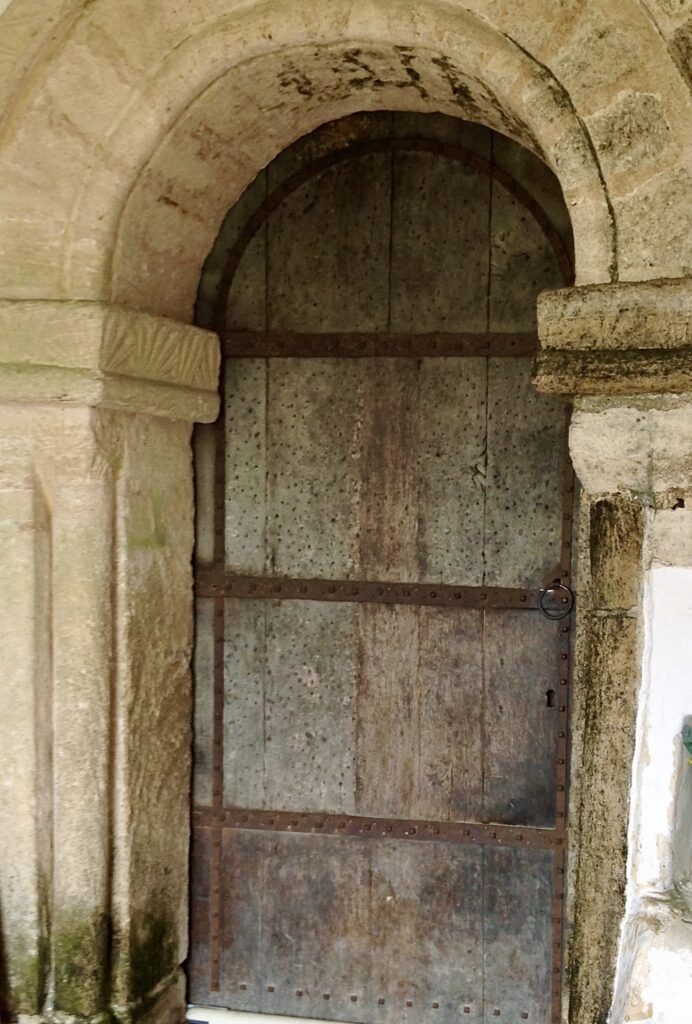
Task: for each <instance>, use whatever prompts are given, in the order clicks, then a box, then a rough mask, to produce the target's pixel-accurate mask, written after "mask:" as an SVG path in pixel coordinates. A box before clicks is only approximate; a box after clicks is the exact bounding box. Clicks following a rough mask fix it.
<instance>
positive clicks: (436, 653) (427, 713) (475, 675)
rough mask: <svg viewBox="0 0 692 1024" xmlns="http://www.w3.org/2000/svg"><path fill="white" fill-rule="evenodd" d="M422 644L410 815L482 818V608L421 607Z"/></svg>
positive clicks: (440, 819) (443, 819) (420, 816)
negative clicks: (414, 793) (413, 796)
mask: <svg viewBox="0 0 692 1024" xmlns="http://www.w3.org/2000/svg"><path fill="white" fill-rule="evenodd" d="M418 645H419V657H418V688H419V694H420V697H419V699H420V711H419V722H420V727H419V728H420V732H419V737H418V742H419V747H420V759H419V783H418V787H417V799H416V801H415V803H414V804H413V805H412V807H411V810H410V813H411V816H412V817H416V818H427V819H431V820H439V821H454V820H456V821H478V820H480V819H481V816H482V813H483V774H482V772H483V757H482V728H483V720H482V708H483V658H482V651H483V613H482V612H477V611H470V610H469V611H456V610H451V609H442V608H421V609H420V612H419V640H418ZM402 813H407V812H402Z"/></svg>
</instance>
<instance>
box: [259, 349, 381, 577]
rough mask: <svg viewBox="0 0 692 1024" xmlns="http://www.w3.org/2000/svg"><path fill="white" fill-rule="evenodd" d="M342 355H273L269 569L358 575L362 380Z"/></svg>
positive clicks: (284, 572) (269, 413)
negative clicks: (302, 357)
mask: <svg viewBox="0 0 692 1024" xmlns="http://www.w3.org/2000/svg"><path fill="white" fill-rule="evenodd" d="M362 373H363V370H362V369H361V368H360V367H354V366H352V365H350V364H349V363H348V362H347V361H346V360H337V359H317V360H311V361H310V362H309V364H306V362H305V361H304V360H300V359H285V360H272V361H271V362H270V369H269V385H268V401H267V427H266V430H267V449H268V451H267V513H268V521H267V527H266V529H267V555H266V558H267V569H268V571H269V572H271V573H276V574H277V575H287V576H322V577H326V578H336V579H339V578H351V579H353V578H357V575H358V568H359V567H358V546H357V545H358V541H357V537H356V530H355V522H356V508H357V503H358V500H359V493H360V487H361V478H360V472H359V462H360V437H359V431H360V420H361V412H360V397H359V395H360V390H361V388H360V380H361V377H362Z"/></svg>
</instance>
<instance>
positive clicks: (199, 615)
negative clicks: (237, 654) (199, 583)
mask: <svg viewBox="0 0 692 1024" xmlns="http://www.w3.org/2000/svg"><path fill="white" fill-rule="evenodd" d="M213 616H214V602H213V601H211V600H209V599H208V598H197V600H196V602H195V649H194V654H193V664H192V668H193V676H194V693H195V699H194V712H193V714H194V718H193V732H194V751H193V753H194V757H193V765H192V799H193V802H194V803H195V804H196V805H200V804H210V803H211V795H212V739H213V737H212V733H213V721H214V635H213V632H212V630H213Z"/></svg>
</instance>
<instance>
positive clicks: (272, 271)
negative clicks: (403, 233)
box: [268, 154, 390, 332]
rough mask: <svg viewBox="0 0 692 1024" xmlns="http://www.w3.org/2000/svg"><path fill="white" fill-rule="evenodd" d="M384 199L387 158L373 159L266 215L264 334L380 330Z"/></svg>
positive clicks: (312, 183)
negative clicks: (267, 330)
mask: <svg viewBox="0 0 692 1024" xmlns="http://www.w3.org/2000/svg"><path fill="white" fill-rule="evenodd" d="M389 191H390V174H389V156H388V155H387V154H374V155H372V156H365V157H361V158H359V159H354V160H352V161H349V162H348V163H345V164H340V165H338V166H335V167H332V168H329V169H328V170H326V171H324V172H323V173H321V174H319V175H317V176H315V177H313V178H310V179H309V180H308V181H306V183H305V184H304V185H302V186H301V187H300V188H299V189H297V190H296V192H294V193H293V194H292V195H291V196H290V197H289V198H288V199H286V201H285V202H284V203H282V205H281V206H280V207H279V209H278V210H276V211H275V212H274V213H273V214H272V215H271V217H270V218H269V223H268V239H269V241H268V245H269V249H268V267H269V293H268V303H269V326H270V329H271V330H291V331H318V332H319V331H378V330H383V329H384V328H385V327H386V325H387V306H388V301H387V291H388V279H389V268H388V250H389V217H390V196H389ZM297 239H300V244H296V242H297Z"/></svg>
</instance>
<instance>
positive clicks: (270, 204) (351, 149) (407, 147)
mask: <svg viewBox="0 0 692 1024" xmlns="http://www.w3.org/2000/svg"><path fill="white" fill-rule="evenodd" d="M396 152H415V153H431V154H435V155H438V156H443V157H446V158H447V159H448V160H457V161H459V162H460V163H461V164H463V165H464V166H466V167H468V168H470V169H471V170H475V171H477V172H478V173H480V174H486V175H488V176H489V177H491V178H494V179H495V180H496V181H498V182H499V183H500V184H501V185H502V186H503V187H504V188H505V189H506V190H507V191H508V192H509V193H510V194H511V195H512V196H513V197H514V198H515V199H516V200H517V201H518V202H520V203H521V204H522V205H523V206H524V207H525V209H526V210H527V211H528V212H529V213H530V214H531V216H532V217H533V218H534V220H535V221H536V223H537V224H538V226H539V227H540V229H541V230H542V231H543V234H544V235H545V237H546V239H547V241H548V243H549V244H550V246H551V248H552V250H553V253H554V254H555V258H556V261H557V263H558V265H559V267H560V273H561V274H562V277H563V280H564V283H565V285H569V284H572V282H573V280H574V267H573V265H572V257H571V255H570V253H569V251H568V249H567V247H566V246H565V243H564V242H563V240H562V238H561V236H560V234H559V232H558V231H557V230H556V228H555V226H554V225H553V224H552V222H551V220H550V218H549V217H548V215H547V214H546V212H545V211H544V209H543V207H542V206H541V205H540V204H539V203H538V202H536V200H535V199H534V198H533V196H532V195H531V193H530V192H528V191H527V190H526V189H525V188H524V187H523V186H522V185H520V184H519V182H518V181H516V180H515V179H514V178H513V177H512V176H511V174H508V173H507V171H504V170H503V169H502V168H501V167H498V166H497V165H496V164H494V163H492V162H491V161H489V160H484V159H483V158H482V157H481V156H479V155H478V154H477V153H474V152H472V151H471V150H468V149H465V148H464V147H463V146H459V145H457V144H455V143H451V142H443V141H441V140H437V139H420V138H404V137H402V138H392V139H367V140H364V141H362V142H358V143H356V144H354V145H351V146H348V147H346V148H344V149H338V150H333V151H331V152H329V153H325V154H324V155H323V156H321V157H319V158H318V159H317V160H315V161H313V162H312V163H311V164H308V165H307V166H304V167H301V168H300V169H299V170H298V171H297V172H296V173H295V174H292V175H291V176H290V177H288V178H287V179H286V180H285V181H283V182H282V183H281V184H280V185H279V186H278V187H277V188H275V189H274V191H273V192H270V193H269V195H267V196H265V198H264V199H263V201H262V202H261V204H260V205H259V206H258V207H257V209H256V210H255V211H254V213H253V214H252V215H251V216H250V217H249V218H248V220H247V222H246V224H245V226H244V227H243V229H242V231H241V233H240V235H239V237H238V239H237V241H236V242H235V244H234V245H233V247H232V248H231V250H230V252H229V254H228V260H227V262H226V266H225V268H224V271H223V274H222V276H221V281H220V282H219V288H218V291H217V298H216V304H215V308H214V313H213V316H212V322H211V323H209V324H201V325H200V326H203V327H204V326H206V327H212V328H213V329H214V330H216V331H217V332H218V333H220V334H225V332H226V309H227V307H228V296H229V293H230V290H231V286H232V284H233V279H234V277H235V274H236V271H237V269H238V266H239V265H240V261H241V259H242V258H243V255H244V253H245V250H246V248H247V247H248V245H249V244H250V242H251V241H252V239H253V238H254V237H255V235H256V234H257V232H258V231H259V229H260V228H261V227H262V225H263V224H264V222H265V220H266V219H267V217H269V215H270V214H271V213H272V212H273V211H274V210H276V209H277V208H278V207H279V206H280V205H281V203H283V202H284V200H286V199H287V198H288V197H289V196H290V195H292V193H293V192H295V191H296V190H297V189H299V188H300V187H301V186H302V185H304V184H305V182H306V181H309V179H310V178H312V177H314V176H316V175H318V174H320V173H322V172H323V171H325V170H327V169H328V168H330V167H335V166H337V165H339V164H343V163H347V162H348V161H350V160H357V159H359V158H360V157H363V156H369V155H372V154H375V153H396Z"/></svg>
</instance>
